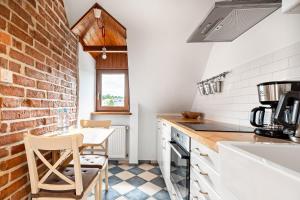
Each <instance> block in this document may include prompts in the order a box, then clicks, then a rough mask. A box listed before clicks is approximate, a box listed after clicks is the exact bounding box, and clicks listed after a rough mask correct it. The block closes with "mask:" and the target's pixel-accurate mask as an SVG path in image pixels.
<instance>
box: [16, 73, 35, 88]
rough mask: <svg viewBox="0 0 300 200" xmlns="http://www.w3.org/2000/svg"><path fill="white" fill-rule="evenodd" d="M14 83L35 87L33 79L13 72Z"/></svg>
mask: <svg viewBox="0 0 300 200" xmlns="http://www.w3.org/2000/svg"><path fill="white" fill-rule="evenodd" d="M13 81H14V84H17V85H23V86H26V87H35V81H34V80H32V79H29V78H26V77H24V76H19V75H16V74H14V76H13Z"/></svg>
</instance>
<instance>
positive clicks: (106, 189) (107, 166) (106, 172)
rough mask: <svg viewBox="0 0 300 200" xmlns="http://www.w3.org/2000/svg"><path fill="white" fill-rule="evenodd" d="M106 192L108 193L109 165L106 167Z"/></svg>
mask: <svg viewBox="0 0 300 200" xmlns="http://www.w3.org/2000/svg"><path fill="white" fill-rule="evenodd" d="M105 190H106V191H108V164H106V167H105Z"/></svg>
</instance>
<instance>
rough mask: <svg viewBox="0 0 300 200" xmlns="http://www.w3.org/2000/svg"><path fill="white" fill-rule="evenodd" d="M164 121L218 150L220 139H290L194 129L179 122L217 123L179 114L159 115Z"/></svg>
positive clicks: (248, 140) (274, 140)
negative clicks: (188, 117) (186, 117)
mask: <svg viewBox="0 0 300 200" xmlns="http://www.w3.org/2000/svg"><path fill="white" fill-rule="evenodd" d="M158 118H160V119H161V120H162V121H165V122H166V123H168V124H170V125H171V126H173V127H174V128H176V129H178V130H180V131H182V132H184V133H185V134H187V135H188V136H190V137H191V138H193V139H195V140H196V141H198V142H200V143H201V144H204V145H205V146H207V147H209V148H210V149H212V150H214V151H216V152H218V144H217V143H218V142H219V141H246V142H253V143H254V142H270V143H289V141H286V140H281V139H276V138H268V137H262V136H258V135H255V134H254V133H239V132H208V131H194V130H192V129H190V128H188V127H186V126H183V125H181V124H179V123H178V122H194V123H195V122H201V123H212V122H213V123H216V122H215V121H210V120H201V119H200V120H195V119H185V118H183V117H179V116H158Z"/></svg>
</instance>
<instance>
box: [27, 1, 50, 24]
mask: <svg viewBox="0 0 300 200" xmlns="http://www.w3.org/2000/svg"><path fill="white" fill-rule="evenodd" d="M31 1H32V2H35V0H31ZM27 2H28V1H27ZM27 2H25V9H26V11H28V14H30V15H31V16H32V17H33V18H34V19H35V20H36V21H37V22H38V23H40V24H41V25H42V26H45V25H46V21H45V19H44V17H42V16H41V15H40V14H39V13H38V12H37V10H36V9H34V8H33V7H32V6H31V5H30V4H29V3H27ZM36 25H37V23H36ZM36 28H37V29H39V28H38V27H37V26H36Z"/></svg>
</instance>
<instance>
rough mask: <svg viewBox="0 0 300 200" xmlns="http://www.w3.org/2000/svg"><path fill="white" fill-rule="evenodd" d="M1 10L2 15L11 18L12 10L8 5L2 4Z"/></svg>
mask: <svg viewBox="0 0 300 200" xmlns="http://www.w3.org/2000/svg"><path fill="white" fill-rule="evenodd" d="M0 10H1V12H0V15H1V16H3V17H5V18H6V19H10V10H9V9H8V8H7V7H5V6H3V5H1V4H0Z"/></svg>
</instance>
